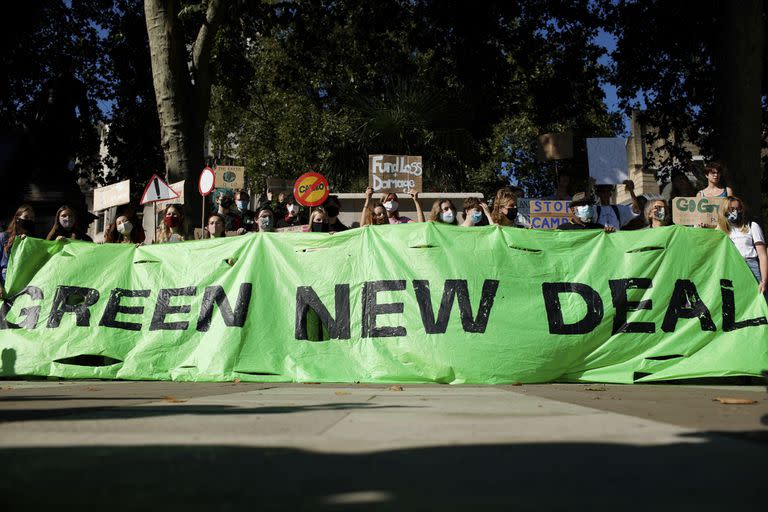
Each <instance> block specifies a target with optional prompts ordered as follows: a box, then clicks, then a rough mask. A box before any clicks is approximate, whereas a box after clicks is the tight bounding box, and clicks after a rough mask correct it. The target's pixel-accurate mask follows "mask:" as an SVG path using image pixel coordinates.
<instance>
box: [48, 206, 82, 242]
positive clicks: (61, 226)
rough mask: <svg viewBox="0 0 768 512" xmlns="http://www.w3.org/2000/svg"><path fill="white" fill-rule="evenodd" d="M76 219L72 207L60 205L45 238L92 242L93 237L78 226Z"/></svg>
mask: <svg viewBox="0 0 768 512" xmlns="http://www.w3.org/2000/svg"><path fill="white" fill-rule="evenodd" d="M78 220H79V219H78V217H77V213H75V210H74V209H72V208H71V207H69V206H66V205H65V206H62V207H61V208H59V209H58V210H57V211H56V216H55V217H54V218H53V226H52V227H51V230H50V231H49V232H48V236H47V237H45V239H46V240H64V239H69V240H83V241H85V242H93V239H92V238H91V237H90V236H88V235H87V234H86V233H85V231H83V229H82V228H81V227H80V226H79V224H78Z"/></svg>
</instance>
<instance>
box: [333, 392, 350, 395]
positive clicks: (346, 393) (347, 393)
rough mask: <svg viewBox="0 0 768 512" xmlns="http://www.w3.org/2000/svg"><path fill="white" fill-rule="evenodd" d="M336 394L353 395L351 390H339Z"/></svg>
mask: <svg viewBox="0 0 768 512" xmlns="http://www.w3.org/2000/svg"><path fill="white" fill-rule="evenodd" d="M336 394H337V395H351V394H352V393H351V392H349V391H337V392H336Z"/></svg>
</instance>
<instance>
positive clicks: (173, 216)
mask: <svg viewBox="0 0 768 512" xmlns="http://www.w3.org/2000/svg"><path fill="white" fill-rule="evenodd" d="M184 240H186V224H185V221H184V207H183V206H182V205H180V204H175V203H174V204H169V205H168V206H166V207H165V212H164V213H163V222H162V224H160V227H159V228H157V233H156V236H155V241H156V242H157V243H159V244H164V243H174V242H183V241H184Z"/></svg>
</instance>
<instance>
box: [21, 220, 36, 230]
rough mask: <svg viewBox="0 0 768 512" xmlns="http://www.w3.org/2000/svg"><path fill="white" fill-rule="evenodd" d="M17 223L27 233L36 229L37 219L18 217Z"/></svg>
mask: <svg viewBox="0 0 768 512" xmlns="http://www.w3.org/2000/svg"><path fill="white" fill-rule="evenodd" d="M16 225H17V226H19V227H20V228H21V229H23V230H24V231H26V232H27V233H31V232H32V231H33V230H34V229H35V221H33V220H29V219H16Z"/></svg>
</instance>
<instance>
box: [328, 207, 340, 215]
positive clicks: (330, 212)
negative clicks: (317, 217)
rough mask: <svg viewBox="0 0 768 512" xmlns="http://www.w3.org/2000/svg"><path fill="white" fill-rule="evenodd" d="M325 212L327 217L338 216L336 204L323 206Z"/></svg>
mask: <svg viewBox="0 0 768 512" xmlns="http://www.w3.org/2000/svg"><path fill="white" fill-rule="evenodd" d="M325 213H327V214H328V216H329V217H338V216H339V207H338V206H326V207H325Z"/></svg>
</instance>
